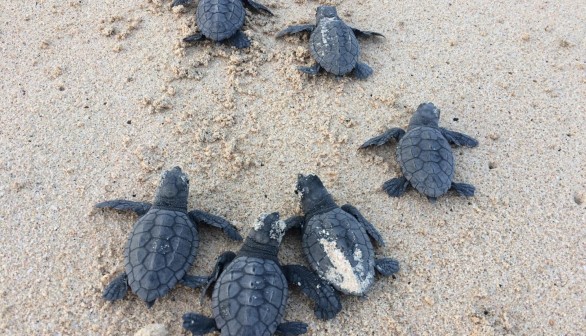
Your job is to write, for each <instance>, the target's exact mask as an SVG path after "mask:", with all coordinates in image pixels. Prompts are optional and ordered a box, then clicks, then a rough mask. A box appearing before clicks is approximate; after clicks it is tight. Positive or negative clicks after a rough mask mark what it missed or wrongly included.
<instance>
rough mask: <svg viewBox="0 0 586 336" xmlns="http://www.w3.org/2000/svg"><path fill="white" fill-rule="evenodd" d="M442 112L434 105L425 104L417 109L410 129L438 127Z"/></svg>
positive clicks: (410, 122) (410, 123)
mask: <svg viewBox="0 0 586 336" xmlns="http://www.w3.org/2000/svg"><path fill="white" fill-rule="evenodd" d="M439 118H440V110H439V109H438V108H437V107H435V105H433V104H432V103H423V104H420V105H419V106H418V107H417V111H415V114H413V116H412V117H411V121H409V127H417V126H429V127H438V125H439Z"/></svg>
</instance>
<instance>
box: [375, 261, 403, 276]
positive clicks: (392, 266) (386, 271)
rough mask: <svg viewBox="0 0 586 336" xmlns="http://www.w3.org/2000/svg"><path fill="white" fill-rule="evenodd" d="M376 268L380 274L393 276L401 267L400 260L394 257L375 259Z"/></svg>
mask: <svg viewBox="0 0 586 336" xmlns="http://www.w3.org/2000/svg"><path fill="white" fill-rule="evenodd" d="M374 269H375V270H377V272H378V273H379V274H380V275H383V276H391V275H393V274H395V273H397V272H399V270H400V269H401V267H400V266H399V262H398V261H397V260H395V259H392V258H381V259H376V260H375V261H374Z"/></svg>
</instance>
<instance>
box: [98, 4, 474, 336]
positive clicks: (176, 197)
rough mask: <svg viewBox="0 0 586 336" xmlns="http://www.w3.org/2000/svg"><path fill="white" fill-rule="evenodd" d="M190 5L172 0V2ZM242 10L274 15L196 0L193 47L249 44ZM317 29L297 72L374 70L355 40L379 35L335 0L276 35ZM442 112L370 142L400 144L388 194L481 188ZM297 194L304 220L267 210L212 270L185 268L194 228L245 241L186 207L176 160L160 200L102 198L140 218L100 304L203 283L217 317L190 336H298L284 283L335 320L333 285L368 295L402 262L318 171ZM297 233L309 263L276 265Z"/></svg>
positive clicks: (198, 324)
mask: <svg viewBox="0 0 586 336" xmlns="http://www.w3.org/2000/svg"><path fill="white" fill-rule="evenodd" d="M188 1H189V0H175V2H174V3H173V5H179V4H185V3H186V2H188ZM243 5H246V6H248V7H250V8H251V9H253V10H256V11H264V12H266V13H269V14H272V13H271V12H270V11H269V10H268V9H267V8H266V7H265V6H263V5H261V4H258V3H256V2H254V1H253V0H242V1H241V0H200V2H199V5H198V10H197V23H198V27H199V29H200V32H199V33H197V34H195V35H191V36H189V37H187V38H185V40H186V41H188V42H194V41H199V40H202V39H204V38H208V39H211V40H214V41H225V42H227V43H230V44H232V45H234V46H236V47H238V48H244V47H247V46H249V45H250V41H249V40H248V38H247V37H246V36H245V35H244V34H243V33H242V32H241V31H240V28H241V27H242V25H243V23H244V15H245V11H244V8H243ZM302 31H307V32H311V34H312V35H311V38H310V50H311V53H312V55H313V56H314V58H315V59H316V61H317V63H316V65H314V66H312V67H300V68H299V69H300V70H301V71H303V72H305V73H308V74H317V73H318V71H319V70H320V69H321V68H323V69H325V70H326V71H328V72H331V73H333V74H335V75H337V76H341V75H345V74H348V73H352V74H353V75H355V76H356V77H358V78H366V77H368V76H369V75H370V74H371V73H372V69H370V67H368V65H366V64H364V63H360V62H359V61H358V54H359V50H360V48H359V45H358V43H357V41H356V35H359V36H360V35H361V36H376V35H379V36H380V34H378V33H374V32H368V31H360V30H358V29H355V28H351V27H349V26H347V25H346V24H345V23H344V22H343V21H342V20H341V19H340V18H339V17H338V16H337V14H336V9H335V8H334V7H331V6H320V7H318V9H317V22H316V25H298V26H291V27H288V28H287V29H285V30H283V31H281V32H280V33H278V34H277V37H280V36H284V35H286V34H293V33H298V32H302ZM439 118H440V110H439V109H438V108H436V107H435V106H434V105H433V104H432V103H424V104H421V105H419V107H418V108H417V110H416V112H415V113H414V115H413V116H412V118H411V120H410V122H409V126H408V128H407V130H406V131H405V130H402V129H400V128H391V129H389V130H387V131H386V132H384V133H383V134H381V135H379V136H376V137H374V138H372V139H370V140H368V141H366V142H365V143H364V144H363V145H362V146H361V147H360V148H361V149H364V148H368V147H372V146H381V145H384V144H386V143H388V142H389V141H391V140H393V139H395V140H396V141H397V143H398V145H397V151H396V158H397V160H398V162H399V164H400V167H401V171H402V176H400V177H397V178H393V179H391V180H389V181H387V182H385V183H384V185H383V190H384V191H385V192H386V193H387V194H388V195H389V196H392V197H399V196H401V195H403V194H404V193H405V191H406V190H407V188H408V187H409V186H412V187H413V188H415V189H416V190H417V191H419V192H420V193H422V194H424V195H425V196H426V197H427V198H428V199H429V200H430V201H432V202H433V201H435V200H436V199H437V198H438V197H439V196H441V195H443V194H445V193H446V192H448V191H449V190H454V191H456V192H458V193H459V194H460V195H463V196H473V195H474V189H475V188H474V186H472V185H470V184H466V183H456V182H453V177H454V157H453V154H452V150H451V146H450V145H455V146H467V147H475V146H477V145H478V142H477V141H476V140H475V139H473V138H471V137H469V136H467V135H465V134H462V133H458V132H454V131H450V130H447V129H445V128H442V127H439ZM295 192H296V193H297V194H298V195H299V197H300V203H301V209H302V212H303V215H302V216H293V217H290V218H288V219H287V220H281V219H280V216H279V213H278V212H273V213H270V214H262V215H261V216H260V217H259V218H258V221H257V222H256V223H254V225H253V226H252V230H251V231H250V233H249V234H248V237H247V238H246V239H245V240H244V243H243V245H242V247H241V248H240V251H239V252H238V253H234V252H224V253H223V254H221V255H220V256H219V257H218V258H217V263H216V265H215V267H214V270H213V272H212V273H211V274H210V275H207V276H194V275H190V274H188V273H187V271H188V270H189V269H190V268H191V266H192V265H193V263H194V261H195V257H196V254H197V250H198V247H199V242H200V240H199V236H198V231H197V225H202V224H206V225H211V226H214V227H217V228H220V229H222V230H223V231H224V233H225V234H226V235H227V236H228V237H229V238H231V239H233V240H236V241H242V240H243V238H242V236H241V235H240V233H239V232H238V229H237V228H236V227H235V226H234V225H232V224H231V223H230V222H229V221H227V220H226V219H224V218H222V217H218V216H215V215H212V214H209V213H207V212H204V211H201V210H192V211H188V209H187V200H188V193H189V179H188V177H187V175H186V174H185V173H184V172H183V171H182V170H181V168H179V167H175V168H173V169H171V170H168V171H166V172H165V173H163V175H162V177H161V183H160V185H159V188H158V190H157V192H156V196H155V199H154V201H153V203H145V202H135V201H129V200H122V199H117V200H112V201H106V202H101V203H98V204H96V207H97V208H110V209H115V210H120V211H130V212H134V213H136V214H137V215H139V216H140V218H139V219H138V221H137V222H136V224H135V225H134V228H133V231H132V233H131V234H130V237H129V239H128V242H127V245H126V248H125V252H124V254H125V266H124V271H123V272H121V274H119V275H118V276H116V277H115V278H114V279H113V280H112V281H111V282H110V284H108V285H107V286H106V288H105V289H104V292H103V297H104V299H106V300H108V301H115V300H119V299H122V298H123V297H124V296H125V295H126V293H127V291H128V288H129V287H130V289H131V290H132V292H134V293H135V294H136V295H137V296H138V297H140V298H141V299H142V300H143V301H145V302H146V304H147V306H148V307H151V306H152V305H153V304H154V303H155V301H156V300H157V299H159V298H161V297H162V296H164V295H165V294H166V293H167V292H168V291H169V290H171V289H172V288H173V287H175V286H176V285H177V284H182V285H185V286H188V287H191V288H202V291H201V298H200V299H201V301H202V302H203V299H204V298H205V294H206V293H207V292H208V289H209V288H210V287H212V286H213V291H212V311H213V318H210V317H206V316H204V315H201V314H196V313H187V314H185V315H184V316H183V327H184V328H185V329H187V330H189V331H191V332H192V333H193V334H194V335H203V334H206V333H209V332H212V331H221V334H222V335H244V336H253V335H273V334H275V333H278V334H283V335H299V334H303V333H305V332H306V331H307V324H305V323H302V322H283V316H284V310H285V307H286V303H287V299H288V285H289V284H290V285H296V286H298V287H300V288H301V290H302V292H303V293H304V294H305V295H307V296H308V297H309V298H310V299H311V300H313V301H314V302H315V309H314V313H315V315H316V317H317V318H319V319H323V320H328V319H331V318H334V317H335V316H336V314H337V313H338V312H340V310H341V309H342V304H341V302H340V297H339V294H338V292H341V293H344V294H350V295H359V296H362V295H364V294H365V293H366V292H367V291H368V290H369V289H370V287H371V286H372V284H373V282H374V277H375V274H376V273H378V274H380V275H383V276H391V275H393V274H395V273H397V272H398V271H399V263H398V262H397V261H396V260H394V259H391V258H376V257H375V252H374V247H373V243H372V242H371V240H372V241H374V242H376V244H377V245H380V246H383V245H384V244H385V241H384V239H383V237H382V236H381V234H380V233H379V232H378V230H377V229H376V228H375V227H374V225H372V224H371V223H370V222H369V221H368V220H367V219H366V218H365V217H364V216H363V215H362V214H361V213H360V211H359V210H358V209H357V208H355V207H354V206H352V205H349V204H346V205H343V206H341V207H340V206H338V205H337V204H336V202H335V201H334V198H333V197H332V195H331V194H330V193H329V192H328V191H327V189H326V188H325V186H324V185H323V183H322V181H321V180H320V178H319V177H318V176H317V175H313V174H310V175H301V174H300V175H298V178H297V186H296V191H295ZM290 229H300V230H301V231H302V242H301V243H302V247H303V251H304V254H305V256H306V257H307V260H308V263H309V265H310V267H311V269H312V270H310V269H308V268H306V267H304V266H301V265H281V264H280V263H279V260H278V252H279V247H280V244H281V240H282V238H283V236H284V235H285V233H286V232H287V231H288V230H290Z"/></svg>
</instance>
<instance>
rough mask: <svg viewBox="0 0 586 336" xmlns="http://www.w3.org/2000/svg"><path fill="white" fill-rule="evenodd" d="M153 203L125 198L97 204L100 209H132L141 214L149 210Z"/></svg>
mask: <svg viewBox="0 0 586 336" xmlns="http://www.w3.org/2000/svg"><path fill="white" fill-rule="evenodd" d="M151 206H152V204H150V203H146V202H134V201H129V200H124V199H116V200H112V201H105V202H100V203H98V204H96V205H95V207H96V208H99V209H114V210H119V211H132V212H134V213H136V214H137V215H139V216H142V215H144V214H146V213H147V212H149V210H150V208H151Z"/></svg>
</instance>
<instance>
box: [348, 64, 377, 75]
mask: <svg viewBox="0 0 586 336" xmlns="http://www.w3.org/2000/svg"><path fill="white" fill-rule="evenodd" d="M372 72H373V70H372V68H371V67H370V66H368V64H366V63H360V62H358V63H356V66H355V67H354V69H353V70H352V76H354V77H356V78H358V79H366V78H368V77H370V75H372Z"/></svg>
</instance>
